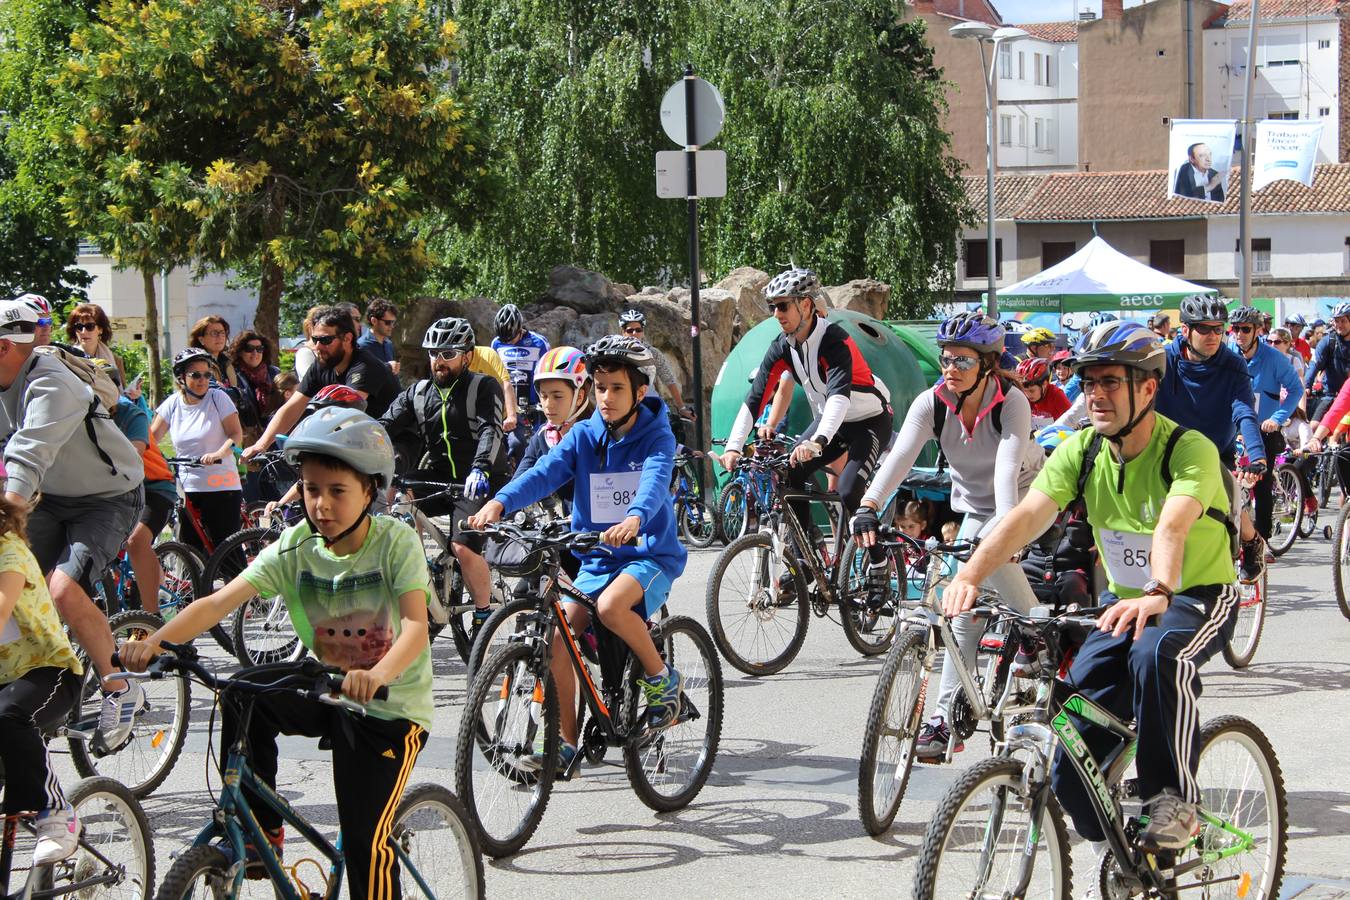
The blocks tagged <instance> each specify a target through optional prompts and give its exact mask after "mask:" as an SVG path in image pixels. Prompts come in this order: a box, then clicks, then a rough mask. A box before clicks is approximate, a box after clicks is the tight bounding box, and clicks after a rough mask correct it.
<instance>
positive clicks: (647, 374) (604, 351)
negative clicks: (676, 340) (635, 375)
mask: <svg viewBox="0 0 1350 900" xmlns="http://www.w3.org/2000/svg"><path fill="white" fill-rule="evenodd" d="M585 363H586V371H588V372H594V371H595V369H596V367H597V366H603V365H606V364H608V365H614V364H616V363H617V364H619V365H625V366H633V367H634V368H635V369H637V370H638V372H639V373H641V375H642V377H643V378H645V379H646V380H647V383H648V384H651V382H652V381H653V380H654V378H653V374H654V372H655V368H656V360H655V359H654V358H653V357H652V351H651V350H648V349H647V345H646V344H644V343H642V341H639V340H637V339H636V338H630V337H628V336H627V335H623V334H607V335H605V336H604V337H602V338H601V339H600V340H598V341H596V342H595V343H594V344H591V345H590V346H589V347H587V348H586V357H585Z"/></svg>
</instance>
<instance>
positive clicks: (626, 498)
mask: <svg viewBox="0 0 1350 900" xmlns="http://www.w3.org/2000/svg"><path fill="white" fill-rule="evenodd" d="M641 481H642V473H641V472H593V473H592V474H591V519H592V521H594V522H595V523H596V524H597V525H617V524H618V523H619V522H622V521H623V520H624V519H626V518H627V517H628V507H629V506H631V505H632V503H633V498H634V497H636V496H637V492H638V485H639V484H640V483H641Z"/></svg>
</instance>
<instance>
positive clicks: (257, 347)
mask: <svg viewBox="0 0 1350 900" xmlns="http://www.w3.org/2000/svg"><path fill="white" fill-rule="evenodd" d="M244 352H245V353H261V352H263V345H262V344H249V345H247V346H245V347H244Z"/></svg>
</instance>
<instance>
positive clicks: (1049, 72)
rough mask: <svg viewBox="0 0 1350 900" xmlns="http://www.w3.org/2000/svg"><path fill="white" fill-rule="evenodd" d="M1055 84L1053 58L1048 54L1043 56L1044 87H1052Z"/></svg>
mask: <svg viewBox="0 0 1350 900" xmlns="http://www.w3.org/2000/svg"><path fill="white" fill-rule="evenodd" d="M1054 84H1055V58H1054V57H1053V56H1051V55H1050V54H1049V53H1047V54H1045V85H1046V86H1047V87H1054Z"/></svg>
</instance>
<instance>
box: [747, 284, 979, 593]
mask: <svg viewBox="0 0 1350 900" xmlns="http://www.w3.org/2000/svg"><path fill="white" fill-rule="evenodd" d="M820 292H821V286H820V279H819V278H817V277H816V273H815V272H812V271H811V270H810V269H788V270H787V271H786V272H782V273H780V274H779V275H777V276H775V277H774V278H773V280H772V281H770V282H769V284H768V286H767V287H766V288H765V289H764V296H765V298H766V299H767V300H768V303H769V310H770V312H772V313H773V315H774V318H775V319H777V320H778V325H779V327H780V328H781V329H782V334H780V335H778V336H777V337H776V338H774V341H773V343H772V344H770V345H769V349H768V351H767V352H766V353H765V354H764V359H763V361H762V362H761V363H760V364H759V369H758V371H757V372H756V374H755V381H754V384H752V385H751V386H750V392H749V393H748V394H747V395H746V397H745V403H744V404H742V406H741V409H740V412H739V413H737V415H736V421H735V423H734V424H733V425H732V426H731V434H729V435H728V436H727V443H726V450H725V451H724V452H723V454H722V457H721V460H722V465H723V466H724V467H725V468H726V469H727V470H728V471H732V470H734V469H735V468H736V465H737V463H738V462H739V461H740V458H741V451H742V450H743V449H744V447H745V439H746V437H747V436H749V434H750V431H751V429H752V427H753V426H754V424H755V419H756V418H757V417H758V415H759V412H760V410H761V408H762V407H763V405H764V404H765V403H766V402H768V400H769V396H770V394H771V393H773V392H774V391H775V390H776V389H777V388H778V386H779V383H780V381H781V380H782V379H783V378H788V377H791V378H792V379H794V380H795V381H796V382H797V383H798V384H800V385H801V386H802V388H803V389H804V390H805V391H806V396H807V399H808V400H809V401H810V403H811V410H812V412H814V413H815V419H814V421H812V423H811V424H810V425H809V426H807V429H806V431H805V432H804V433H803V434H802V436H801V439H800V440H799V441H798V442H797V445H796V446H795V447H794V448H793V450H792V466H791V468H790V469H789V471H788V479H787V481H788V485H789V486H790V487H791V488H792V489H794V490H799V489H801V488H803V487H805V486H806V483H807V481H808V480H809V479H810V478H811V476H812V475H814V474H815V473H816V472H818V471H820V470H821V469H823V468H825V467H827V466H828V465H829V464H830V463H832V462H834V461H835V460H837V459H840V458H841V457H846V458H847V462H846V463H845V464H844V470H843V472H841V473H840V475H839V481H838V486H837V490H838V491H839V495H840V496H841V497H842V498H843V501H844V509H845V514H846V515H852V514H853V513H854V511H856V510H857V509H858V503H859V502H860V501H861V500H862V498H863V494H864V492H866V490H867V482H868V480H869V479H870V478H871V477H872V472H873V471H874V470H875V468H876V465H877V461H878V459H879V458H880V456H881V453H882V451H883V450H885V449H886V446H887V445H888V444H889V443H890V440H891V434H892V431H891V429H892V425H893V423H894V414H893V413H892V411H891V403H890V400H891V395H890V391H889V390H888V389H887V388H886V385H885V384H884V383H883V382H882V380H881V379H880V378H878V377H876V376H875V375H874V374H873V373H872V370H871V368H870V367H869V366H868V365H867V361H866V360H865V359H863V355H862V352H861V351H860V350H859V349H858V345H857V344H855V343H854V342H853V338H851V337H849V335H848V332H846V331H845V330H844V329H843V328H842V327H840V326H839V325H837V324H835V323H833V322H830V321H828V320H827V319H826V318H825V316H824V315H823V314H822V313H820V312H819V310H818V309H817V307H816V305H815V298H816V295H817V294H818V293H820ZM996 324H997V323H996ZM793 511H794V512H795V513H796V515H797V517H798V518H799V519H800V520H801V521H802V522H804V523H805V522H810V521H811V509H810V504H809V503H808V502H807V501H805V500H797V501H793ZM869 554H870V557H871V565H872V567H873V568H874V569H876V570H880V569H881V567H883V566H885V565H886V559H885V552H884V550H883V549H882V548H881V547H873V548H871V550H870V551H869ZM874 575H875V573H874ZM786 584H792V579H791V578H789V579H787V581H786Z"/></svg>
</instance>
